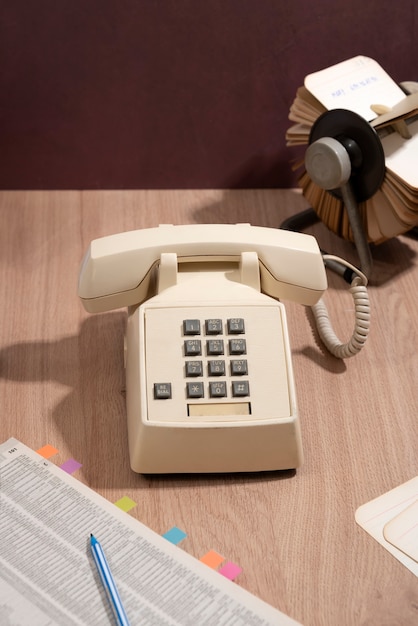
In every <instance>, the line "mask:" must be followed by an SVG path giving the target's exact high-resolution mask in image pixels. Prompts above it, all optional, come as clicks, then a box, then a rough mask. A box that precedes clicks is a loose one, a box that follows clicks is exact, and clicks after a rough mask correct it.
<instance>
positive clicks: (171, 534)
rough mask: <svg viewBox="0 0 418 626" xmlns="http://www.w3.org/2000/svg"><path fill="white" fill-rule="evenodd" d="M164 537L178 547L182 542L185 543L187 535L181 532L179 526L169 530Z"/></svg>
mask: <svg viewBox="0 0 418 626" xmlns="http://www.w3.org/2000/svg"><path fill="white" fill-rule="evenodd" d="M163 537H164V539H167V540H168V541H170V542H171V543H174V544H175V545H177V544H178V543H180V541H183V539H184V538H185V537H187V535H186V533H185V532H183V531H182V530H180V528H177V526H173V528H170V530H167V532H166V533H164V535H163Z"/></svg>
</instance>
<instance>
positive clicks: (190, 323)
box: [183, 320, 200, 335]
mask: <svg viewBox="0 0 418 626" xmlns="http://www.w3.org/2000/svg"><path fill="white" fill-rule="evenodd" d="M183 332H184V334H185V335H200V320H184V321H183Z"/></svg>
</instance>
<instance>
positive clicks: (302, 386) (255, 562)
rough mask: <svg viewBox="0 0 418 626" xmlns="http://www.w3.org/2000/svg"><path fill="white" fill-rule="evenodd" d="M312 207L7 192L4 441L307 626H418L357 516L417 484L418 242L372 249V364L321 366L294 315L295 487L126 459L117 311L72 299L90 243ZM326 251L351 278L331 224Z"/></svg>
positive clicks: (163, 196) (347, 254) (338, 320)
mask: <svg viewBox="0 0 418 626" xmlns="http://www.w3.org/2000/svg"><path fill="white" fill-rule="evenodd" d="M302 208H305V201H304V199H303V198H302V196H301V195H300V193H299V192H297V191H293V190H283V191H280V190H263V191H251V190H247V191H217V190H214V191H125V192H122V191H106V192H92V191H91V192H77V191H68V192H46V191H45V192H41V191H39V192H2V193H0V238H1V245H0V293H1V307H2V316H1V324H0V392H1V396H0V397H1V398H2V418H1V422H0V437H1V440H2V441H4V440H5V439H7V438H8V437H12V436H14V437H17V438H18V439H20V440H21V441H22V442H23V443H25V444H27V445H28V446H30V447H31V448H33V449H37V448H39V447H41V446H42V445H44V444H46V443H50V444H53V445H54V446H55V447H56V448H58V449H59V454H58V455H57V456H56V457H54V458H53V461H54V462H55V463H57V464H60V463H61V462H63V461H64V460H66V459H68V458H70V457H73V458H75V459H77V460H78V461H79V462H81V463H82V468H81V469H80V470H78V471H77V474H76V476H77V478H79V479H80V480H81V481H83V482H85V483H86V484H88V485H89V486H90V487H92V488H93V489H95V490H97V491H98V492H100V493H101V494H103V495H104V496H105V497H106V498H108V499H109V500H110V501H112V502H115V501H116V500H118V499H119V498H120V497H121V496H123V495H127V496H129V497H131V498H132V499H133V500H134V501H135V502H137V506H136V507H135V508H134V509H132V510H131V511H130V513H129V515H132V516H134V517H136V518H138V519H139V520H141V521H142V522H144V523H145V524H147V525H148V526H150V527H151V528H153V529H154V530H155V531H156V532H158V533H163V532H165V531H166V530H168V529H169V528H171V527H172V526H174V525H177V526H178V527H180V528H182V529H183V530H185V531H186V532H187V533H188V536H187V538H186V539H185V540H184V541H183V543H182V544H181V548H179V549H184V550H186V551H188V552H190V553H191V554H193V555H194V556H195V557H197V558H198V557H200V556H202V555H203V554H204V553H206V552H207V551H208V550H210V549H214V550H216V551H217V552H219V553H220V554H222V555H223V556H225V558H226V559H228V560H231V561H234V562H236V563H238V564H239V565H240V566H241V567H242V568H243V572H242V574H241V575H240V576H239V578H238V579H237V582H236V584H239V585H241V586H243V587H244V588H246V589H248V590H249V591H251V592H252V593H254V594H256V595H258V596H259V597H261V598H262V599H264V600H266V601H267V602H269V603H270V604H272V605H273V606H275V607H277V608H279V609H281V610H282V611H284V612H286V613H288V614H289V615H291V616H292V617H294V618H295V619H297V620H299V621H300V622H302V623H303V624H305V626H316V625H318V626H322V625H324V626H328V625H329V626H334V625H336V624H338V625H347V626H351V625H354V624H355V625H360V624H361V625H364V626H365V625H375V624H379V626H380V625H388V626H389V625H390V626H393V625H395V624H396V625H398V624H399V625H401V624H402V626H405V625H412V624H416V623H417V620H418V594H417V591H416V579H415V577H414V576H413V575H412V574H411V573H410V572H409V571H408V570H407V569H406V568H404V567H403V566H402V565H401V564H400V563H398V561H397V560H396V559H394V558H393V557H392V556H391V555H390V554H389V553H388V552H386V551H385V550H384V549H383V548H382V547H381V546H380V545H378V544H377V543H376V542H375V541H374V540H373V539H371V538H370V537H369V536H368V535H367V534H366V533H365V532H364V531H363V530H362V529H360V528H359V527H358V526H357V525H356V523H355V521H354V513H355V510H356V508H357V507H358V506H360V505H361V504H363V503H365V502H367V501H369V500H370V499H372V498H374V497H377V496H378V495H381V494H382V493H384V492H386V491H387V490H389V489H391V488H393V487H396V486H397V485H399V484H401V483H403V482H405V481H406V480H408V479H410V478H413V477H414V476H416V475H418V456H417V454H416V449H417V440H418V419H417V409H418V398H417V390H416V381H417V378H418V362H417V356H416V352H417V346H418V318H417V315H416V307H417V305H418V299H417V295H416V294H417V289H416V283H417V272H418V268H417V265H418V258H417V253H418V242H417V241H415V240H414V239H413V238H410V237H406V236H405V237H399V238H398V239H396V240H392V241H389V242H387V243H385V244H383V245H382V246H380V247H378V248H376V249H374V250H373V256H374V262H375V275H374V278H373V281H372V284H371V286H370V290H369V293H370V298H371V305H372V330H371V334H370V338H369V340H368V342H367V345H366V347H365V349H364V351H363V352H362V353H361V354H360V355H358V356H357V357H355V358H353V359H351V360H348V361H345V362H340V361H337V360H336V359H334V358H333V357H331V356H329V355H328V354H326V353H325V351H324V349H323V348H322V347H321V345H320V344H319V342H318V338H317V335H316V331H315V329H314V328H313V324H312V318H311V315H310V311H309V310H308V309H305V308H304V307H301V306H298V305H296V304H293V303H286V309H287V313H288V323H289V333H290V339H291V345H292V350H293V355H294V362H293V365H294V371H295V378H296V389H297V395H298V403H299V410H300V415H301V422H302V435H303V441H304V452H305V462H304V464H303V466H302V467H301V468H300V469H299V470H298V471H297V472H296V473H295V474H294V473H278V474H277V473H267V474H251V475H239V476H224V475H221V476H184V477H178V476H170V477H166V476H164V477H149V476H140V475H136V474H134V473H133V472H132V471H131V470H130V467H129V461H128V456H127V451H128V450H127V431H126V414H125V405H124V385H125V382H124V371H123V333H124V325H125V312H124V311H123V310H120V311H116V312H112V313H106V314H101V315H88V314H87V313H85V312H84V310H83V309H82V306H81V304H80V302H79V300H78V297H77V276H78V271H79V265H80V260H81V258H82V255H83V253H84V251H85V249H86V247H87V245H88V243H89V241H90V240H91V239H93V238H96V237H100V236H102V235H106V234H112V233H114V232H120V231H123V230H130V229H135V228H142V227H151V226H156V225H158V224H159V223H175V224H180V223H205V222H214V223H216V222H221V223H224V222H251V223H253V224H256V225H263V226H270V227H278V226H279V225H280V224H281V223H282V221H283V219H285V218H286V217H288V216H289V215H292V214H293V213H296V212H298V211H299V210H301V209H302ZM309 230H310V232H312V233H314V234H315V235H316V236H317V238H318V240H319V242H320V245H321V246H322V247H323V248H324V249H326V250H328V251H329V252H334V253H337V254H339V255H340V256H343V257H344V258H347V259H349V260H351V261H356V253H355V250H354V249H353V248H352V246H351V245H350V244H349V243H347V242H343V241H341V240H339V239H337V238H336V237H335V236H334V235H332V234H331V233H329V232H328V231H327V230H326V228H325V227H324V226H323V225H322V224H316V225H315V226H314V227H312V228H310V229H309ZM329 282H330V289H329V290H328V292H327V294H326V302H327V305H328V308H329V311H330V314H331V317H332V320H333V322H334V326H335V329H336V330H337V332H338V334H340V335H341V336H348V335H349V333H351V329H352V326H353V311H352V302H351V300H350V297H349V295H348V293H347V291H346V287H345V285H343V284H342V283H341V282H340V280H339V279H338V278H337V277H335V276H330V277H329Z"/></svg>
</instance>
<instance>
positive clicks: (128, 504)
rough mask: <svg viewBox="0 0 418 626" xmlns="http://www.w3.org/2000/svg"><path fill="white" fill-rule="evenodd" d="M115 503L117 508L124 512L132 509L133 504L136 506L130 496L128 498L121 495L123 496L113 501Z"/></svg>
mask: <svg viewBox="0 0 418 626" xmlns="http://www.w3.org/2000/svg"><path fill="white" fill-rule="evenodd" d="M115 504H116V506H117V507H118V508H119V509H122V511H125V513H127V512H128V511H130V510H131V509H133V508H134V506H136V502H134V501H133V500H131V498H129V497H128V496H123V498H120V499H119V500H118V501H117V502H115Z"/></svg>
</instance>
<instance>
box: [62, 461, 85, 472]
mask: <svg viewBox="0 0 418 626" xmlns="http://www.w3.org/2000/svg"><path fill="white" fill-rule="evenodd" d="M80 467H81V463H79V462H78V461H76V460H75V459H68V461H65V463H63V464H62V465H60V468H61V469H62V470H64V472H67V474H73V472H75V471H76V470H78V469H79V468H80Z"/></svg>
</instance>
